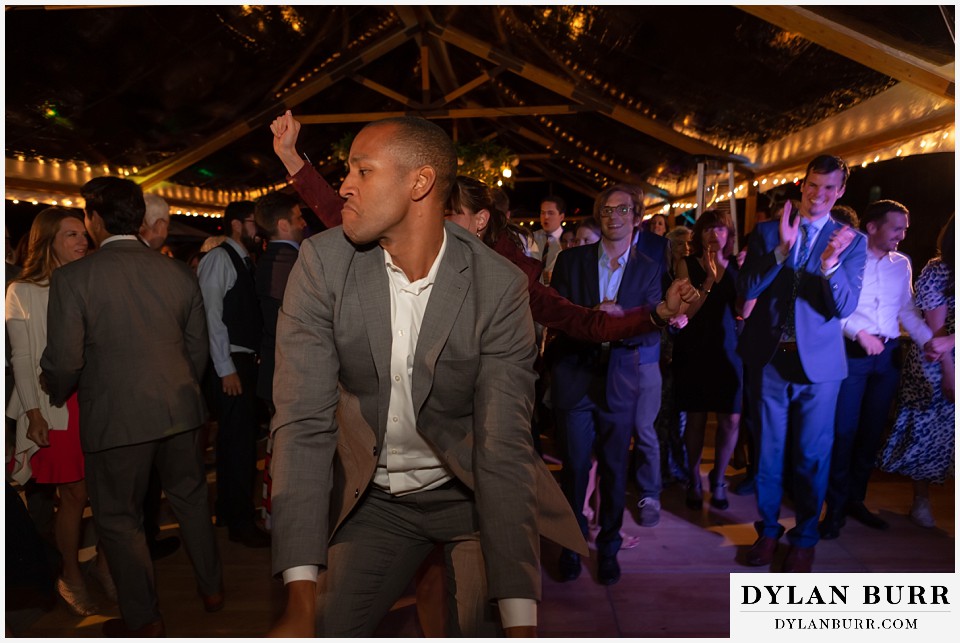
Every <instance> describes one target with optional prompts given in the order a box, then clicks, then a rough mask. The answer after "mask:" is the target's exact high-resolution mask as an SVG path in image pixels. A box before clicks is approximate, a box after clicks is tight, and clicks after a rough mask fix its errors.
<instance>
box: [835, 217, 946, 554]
mask: <svg viewBox="0 0 960 643" xmlns="http://www.w3.org/2000/svg"><path fill="white" fill-rule="evenodd" d="M860 226H861V230H862V231H863V232H865V233H866V235H867V263H866V267H865V268H864V271H863V289H862V290H861V291H860V299H859V302H858V304H857V309H856V311H855V312H854V313H853V314H852V315H850V316H849V317H847V318H845V319H844V320H843V322H842V324H843V335H844V343H845V345H846V353H847V368H848V372H849V375H848V376H847V378H846V379H845V380H843V383H842V384H841V385H840V394H839V396H838V399H837V414H836V423H835V433H834V442H833V455H832V457H831V462H830V482H829V485H828V487H827V495H826V505H827V513H826V516H825V517H824V520H823V522H822V523H820V537H821V538H823V539H824V540H832V539H834V538H837V537H838V536H839V535H840V529H841V528H842V527H843V525H844V521H845V517H846V516H850V517H852V518H855V519H857V520H858V521H860V522H861V523H863V524H864V525H866V526H868V527H871V528H873V529H886V528H887V526H888V525H887V523H886V521H884V520H883V519H882V518H880V517H879V516H877V515H876V514H874V513H872V512H871V511H870V510H868V509H867V508H866V506H865V505H864V504H863V501H864V499H865V498H866V494H867V481H868V480H869V478H870V472H871V471H872V470H873V465H874V461H875V460H876V454H877V449H878V448H879V446H880V441H881V439H882V437H883V431H884V428H885V427H886V425H887V417H888V415H889V413H890V405H891V404H892V403H893V400H894V399H895V398H896V392H897V385H898V384H899V382H900V357H899V356H900V354H901V346H900V326H901V325H902V326H903V327H904V328H905V329H906V330H907V332H908V333H909V334H910V337H911V338H912V339H913V341H915V342H917V344H919V345H920V346H927V345H928V342H930V340H931V338H932V337H933V333H932V332H931V331H930V329H929V328H928V327H927V325H926V324H925V323H924V321H923V317H922V316H921V315H920V313H919V311H917V309H916V308H915V307H914V302H913V285H912V284H913V279H912V271H911V267H910V259H909V258H908V257H907V256H906V255H904V254H901V253H899V252H897V251H896V250H897V245H898V244H899V243H900V242H901V241H903V238H904V236H905V235H906V232H907V228H908V227H909V226H910V213H909V212H908V211H907V208H906V207H905V206H904V205H902V204H900V203H897V202H896V201H890V200H883V201H877V202H875V203H872V204H870V205H869V206H868V207H867V209H866V212H864V215H863V219H862V220H861V222H860Z"/></svg>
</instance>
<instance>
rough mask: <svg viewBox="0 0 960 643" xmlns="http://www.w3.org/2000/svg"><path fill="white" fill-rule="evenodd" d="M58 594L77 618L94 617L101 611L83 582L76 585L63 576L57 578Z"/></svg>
mask: <svg viewBox="0 0 960 643" xmlns="http://www.w3.org/2000/svg"><path fill="white" fill-rule="evenodd" d="M57 592H58V593H59V594H60V597H61V598H63V600H64V602H65V603H66V604H67V606H68V607H69V608H70V611H71V612H73V613H74V614H76V615H77V616H92V615H93V614H97V613H98V612H99V611H100V607H99V606H98V605H97V603H96V601H94V600H93V597H92V596H90V592H89V591H87V586H86V585H85V584H84V583H83V582H82V581H81V582H80V583H79V584H77V585H74V584H73V583H70V582H68V581H67V579H65V578H64V577H63V576H61V577H59V578H57Z"/></svg>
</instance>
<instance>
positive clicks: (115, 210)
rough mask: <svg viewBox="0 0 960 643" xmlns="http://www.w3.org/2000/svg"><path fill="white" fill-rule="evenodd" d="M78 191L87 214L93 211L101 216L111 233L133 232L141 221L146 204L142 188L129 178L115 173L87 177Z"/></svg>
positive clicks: (136, 230) (134, 232)
mask: <svg viewBox="0 0 960 643" xmlns="http://www.w3.org/2000/svg"><path fill="white" fill-rule="evenodd" d="M80 194H81V196H83V198H84V201H86V204H85V206H84V209H85V211H86V212H87V214H88V215H90V214H92V213H94V212H96V213H97V214H98V215H100V218H101V219H102V220H103V227H104V229H105V230H106V231H107V232H108V233H110V234H111V235H114V234H137V233H139V232H140V225H141V224H142V223H143V214H144V212H145V211H146V205H145V204H144V202H143V190H141V189H140V186H139V185H137V184H136V183H134V182H133V181H130V180H129V179H121V178H119V177H116V176H98V177H97V178H95V179H91V180H90V181H87V182H86V183H85V184H84V185H83V187H82V188H80Z"/></svg>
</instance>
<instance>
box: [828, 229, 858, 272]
mask: <svg viewBox="0 0 960 643" xmlns="http://www.w3.org/2000/svg"><path fill="white" fill-rule="evenodd" d="M856 238H857V233H856V232H855V231H854V230H853V229H852V228H851V227H850V226H843V227H842V228H840V229H839V230H836V231H834V233H833V234H832V235H830V241H829V242H827V247H826V248H825V249H824V251H823V254H822V255H820V269H821V270H823V271H824V272H826V271H827V270H830V269H831V268H833V267H834V266H836V265H837V263H839V262H840V255H841V254H842V253H843V251H844V250H846V249H847V248H848V247H850V244H851V243H853V240H854V239H856Z"/></svg>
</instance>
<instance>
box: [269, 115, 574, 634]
mask: <svg viewBox="0 0 960 643" xmlns="http://www.w3.org/2000/svg"><path fill="white" fill-rule="evenodd" d="M349 167H350V171H349V173H348V175H347V177H346V179H345V180H344V182H343V185H342V186H341V188H340V191H341V194H343V195H344V196H345V197H346V202H345V203H344V206H343V226H342V228H334V229H332V230H328V231H326V232H323V233H321V234H319V235H316V236H314V237H311V238H310V239H309V240H307V241H306V242H305V243H304V244H303V247H302V248H301V251H300V258H299V260H298V261H297V264H296V265H295V266H294V269H293V272H292V273H291V275H290V281H289V284H288V287H287V292H286V295H285V297H284V301H283V308H282V309H281V312H280V318H279V322H278V326H277V370H276V374H275V377H274V402H275V404H276V408H277V412H276V415H275V416H274V420H273V424H272V431H273V436H274V455H273V482H274V488H273V510H274V513H273V534H274V539H273V543H274V548H273V554H274V557H273V569H274V573H276V574H280V573H282V574H283V577H284V581H285V582H286V588H287V599H288V600H287V608H286V611H285V612H284V614H283V615H282V616H281V619H280V621H279V622H278V624H277V626H276V627H275V629H274V632H273V633H274V634H276V635H281V636H291V635H295V634H300V635H313V634H314V633H315V631H317V628H319V632H320V633H322V634H324V635H327V636H349V635H352V636H371V635H372V634H373V632H374V631H375V629H376V627H377V625H378V623H379V622H380V620H381V619H382V618H383V616H384V615H385V614H386V613H387V611H389V609H390V608H391V606H392V605H393V604H394V602H395V601H396V599H397V597H398V596H399V595H400V594H401V593H402V591H403V590H404V588H405V587H406V586H407V584H408V583H409V581H410V579H411V577H412V576H413V574H414V572H415V571H416V569H417V567H419V565H420V563H421V562H422V560H423V559H424V557H425V556H426V555H427V554H428V553H429V552H430V551H432V550H433V547H434V544H435V543H441V544H443V546H444V553H445V559H446V563H447V567H448V575H449V576H450V578H451V581H452V582H451V584H450V585H449V589H450V594H455V595H456V596H450V597H449V598H448V601H449V603H448V614H449V615H450V617H451V618H450V620H449V622H448V628H449V633H450V634H451V635H487V636H489V635H492V634H495V633H496V632H497V629H498V623H497V620H498V619H497V616H496V610H495V609H494V607H495V606H494V604H493V601H497V602H498V604H499V607H500V609H499V614H500V619H499V620H500V622H501V623H502V625H503V627H504V630H505V632H506V633H507V634H512V635H519V636H528V635H531V634H533V632H534V631H535V625H536V601H537V600H539V598H540V564H539V535H540V533H541V532H542V533H544V535H546V536H547V537H551V538H554V539H557V540H559V541H560V542H561V543H563V544H565V546H568V547H574V548H577V549H580V550H581V551H586V546H585V543H584V542H583V539H582V538H581V537H580V534H579V531H578V529H577V527H576V525H575V523H574V521H573V516H572V515H571V514H570V511H569V509H568V507H567V506H566V502H565V501H564V500H563V497H562V494H561V493H560V490H559V489H558V488H557V486H556V484H555V483H554V482H553V480H552V479H551V478H550V475H549V473H548V472H547V470H546V467H545V466H544V464H543V462H542V460H541V459H540V458H539V457H538V456H537V455H536V453H535V452H534V450H533V444H532V438H531V435H530V413H531V409H532V396H533V383H534V377H535V374H534V372H533V360H534V358H535V357H536V352H537V348H536V344H535V342H534V335H533V322H532V320H531V318H530V310H529V303H528V296H527V292H526V291H527V289H526V277H525V276H524V275H523V273H522V272H520V271H519V270H518V269H517V268H515V267H514V266H512V265H510V264H509V263H508V262H507V261H506V260H504V259H503V258H502V257H499V256H498V255H496V254H495V253H493V252H492V251H491V250H490V249H489V248H487V247H486V246H484V245H483V244H482V243H481V242H480V241H479V240H478V239H477V238H476V237H474V236H473V235H471V234H470V233H468V232H466V231H465V230H463V229H462V228H460V227H458V226H456V225H454V224H452V223H446V224H445V223H444V221H443V210H444V205H445V203H446V200H447V197H448V195H449V192H450V190H451V188H452V186H453V182H454V180H455V176H456V153H455V151H454V149H453V145H452V143H451V141H450V139H449V137H447V135H446V134H445V133H444V132H443V130H441V129H440V128H438V127H437V126H436V125H434V124H432V123H430V122H429V121H426V120H422V119H410V118H401V119H388V120H385V121H379V122H376V123H372V124H370V125H368V126H367V127H365V128H364V129H363V130H362V131H361V132H360V133H359V134H358V135H357V137H356V138H355V139H354V141H353V145H352V147H351V150H350V157H349ZM320 567H325V568H326V569H325V570H324V571H323V574H322V575H321V576H320V577H319V579H318V576H317V573H318V568H320ZM318 580H319V581H320V588H319V592H318V587H317V582H318ZM316 613H319V619H317V620H315V618H314V615H315V614H316Z"/></svg>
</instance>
